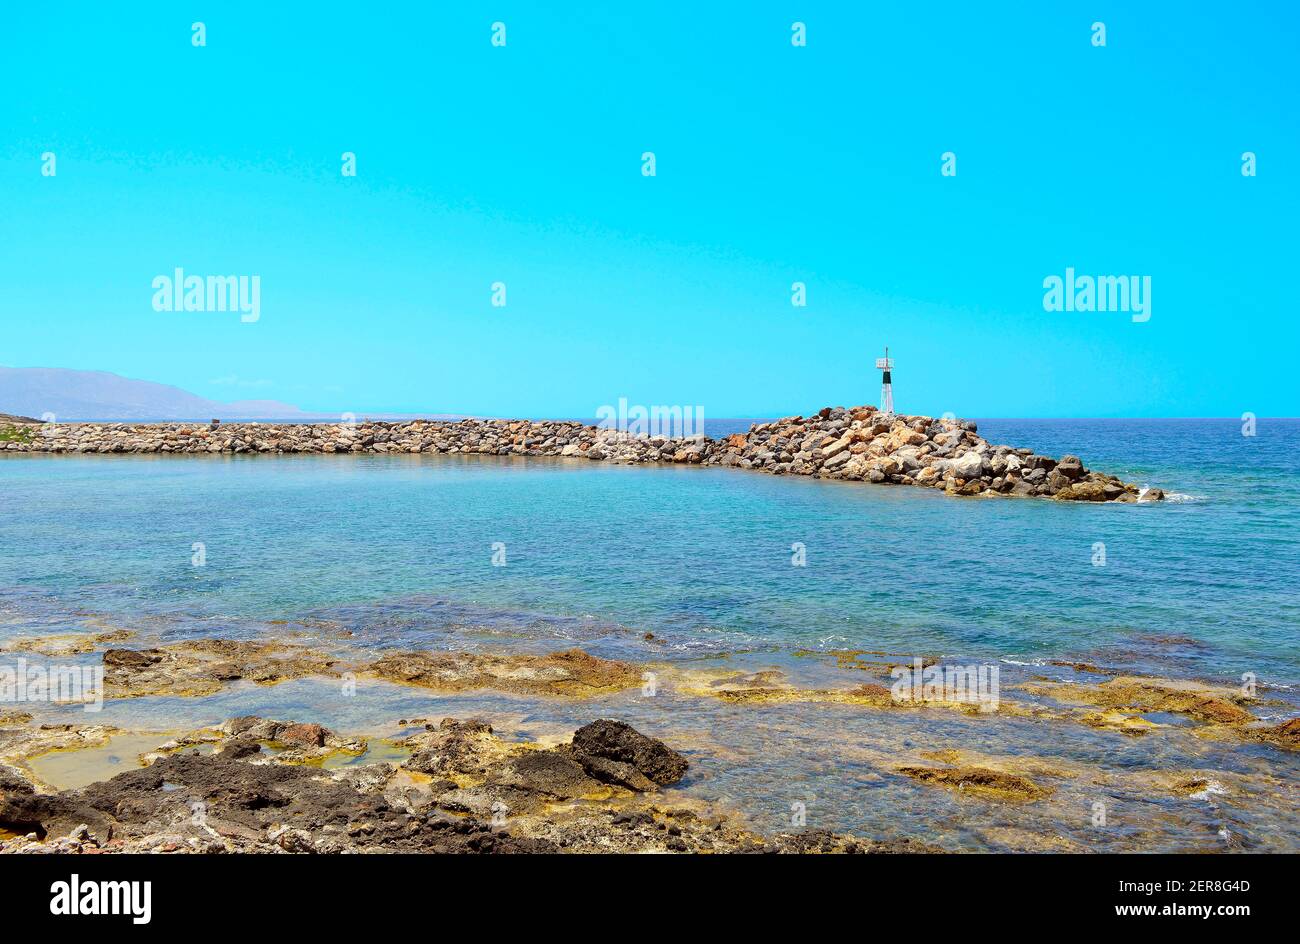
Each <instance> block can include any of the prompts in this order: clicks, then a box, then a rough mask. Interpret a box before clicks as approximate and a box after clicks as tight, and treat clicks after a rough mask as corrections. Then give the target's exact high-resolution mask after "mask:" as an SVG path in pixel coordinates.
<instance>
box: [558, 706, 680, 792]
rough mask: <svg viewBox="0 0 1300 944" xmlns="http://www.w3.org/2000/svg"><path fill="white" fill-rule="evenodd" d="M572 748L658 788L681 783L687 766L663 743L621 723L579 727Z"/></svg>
mask: <svg viewBox="0 0 1300 944" xmlns="http://www.w3.org/2000/svg"><path fill="white" fill-rule="evenodd" d="M572 747H573V750H574V751H575V752H577V753H579V754H589V755H591V756H594V757H602V758H607V759H609V760H613V761H618V762H620V763H624V764H629V765H631V766H632V767H633V768H635V769H636V770H637V771H638V772H639V773H641V774H642V775H644V776H645V777H646V778H647V779H648V780H650V781H651V782H653V783H656V784H658V785H659V786H661V787H662V786H667V785H669V784H673V783H676V782H677V781H679V780H681V779H682V777H683V776H685V774H686V769H687V767H688V766H689V765H688V763H687V761H686V758H685V757H683V756H682V755H681V754H678V753H677V752H676V751H674V750H672V749H671V748H670V747H668V746H667V745H666V744H664V743H663V741H658V740H656V739H654V738H652V737H647V736H646V735H644V734H642V733H640V732H639V731H637V730H636V729H635V728H633V727H632V726H631V725H629V724H625V723H623V722H622V721H610V720H607V719H601V720H599V721H593V722H591V723H590V724H586V725H583V726H582V727H581V728H579V729H578V730H577V731H575V732H574V734H573V745H572Z"/></svg>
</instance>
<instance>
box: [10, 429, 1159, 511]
mask: <svg viewBox="0 0 1300 944" xmlns="http://www.w3.org/2000/svg"><path fill="white" fill-rule="evenodd" d="M22 429H23V430H24V431H25V432H26V433H29V434H30V435H24V436H19V437H16V438H14V439H12V440H10V441H3V442H0V452H6V453H9V452H34V453H53V454H76V455H118V454H141V453H157V454H175V455H203V454H214V455H226V454H230V455H257V454H264V455H288V454H299V453H307V454H324V455H329V454H340V453H342V454H350V455H358V454H379V455H383V454H440V455H467V454H468V455H493V456H526V457H554V458H566V459H574V460H579V459H582V460H587V461H603V462H613V463H620V464H640V463H665V464H677V465H699V466H724V467H727V468H739V469H750V470H754V471H760V472H768V473H771V474H773V475H808V476H814V477H817V478H826V479H838V480H845V481H861V482H871V483H875V484H894V485H917V486H923V487H928V488H937V489H941V490H942V491H943V492H944V493H945V494H948V495H958V496H975V495H979V496H989V497H991V496H1018V497H1039V498H1056V499H1058V500H1061V501H1082V502H1119V503H1133V502H1138V501H1142V502H1147V501H1160V500H1161V499H1163V498H1164V493H1163V492H1162V491H1161V490H1160V489H1157V488H1149V489H1140V488H1139V487H1138V486H1137V485H1134V484H1131V483H1126V482H1122V481H1120V480H1119V479H1118V478H1116V477H1114V476H1112V475H1107V474H1105V473H1102V472H1097V471H1094V470H1089V469H1087V468H1085V467H1084V465H1083V462H1082V461H1081V460H1080V459H1079V457H1078V456H1073V455H1065V456H1062V457H1060V458H1059V459H1054V458H1052V457H1050V456H1043V455H1038V454H1036V453H1035V452H1034V451H1033V450H1031V449H1023V448H1015V447H1012V446H1001V445H994V444H992V443H990V442H988V440H986V439H984V438H983V437H981V436H979V435H978V433H977V427H976V424H975V423H974V422H972V421H970V420H958V419H934V418H932V417H928V416H910V415H893V414H882V413H880V412H879V411H878V410H877V409H876V408H875V407H873V406H858V407H852V408H850V409H845V408H843V407H826V408H825V409H823V410H820V411H819V412H818V413H816V414H815V415H813V416H808V417H804V416H790V417H785V418H783V419H779V420H774V421H772V422H769V423H755V424H753V425H752V426H751V427H750V429H749V431H748V432H747V433H736V434H733V435H730V436H726V437H724V438H722V439H710V438H708V437H706V436H702V435H701V436H694V437H689V438H670V437H666V436H646V435H634V434H631V433H628V432H622V431H619V430H616V429H603V428H598V427H596V426H586V425H583V424H582V423H579V422H576V421H550V420H494V419H465V420H458V421H455V422H445V421H426V420H414V421H406V422H365V423H355V424H353V423H340V424H327V423H304V424H272V423H213V424H201V423H198V424H196V423H58V424H54V423H50V424H44V425H27V426H24V427H22Z"/></svg>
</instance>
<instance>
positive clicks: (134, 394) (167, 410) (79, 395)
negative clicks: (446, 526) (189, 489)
mask: <svg viewBox="0 0 1300 944" xmlns="http://www.w3.org/2000/svg"><path fill="white" fill-rule="evenodd" d="M0 413H10V414H17V415H23V416H31V417H36V418H43V419H50V418H51V417H50V416H48V414H53V416H52V418H53V419H54V420H56V421H63V420H209V419H220V420H288V421H295V420H299V421H305V420H338V419H339V418H340V417H341V416H342V414H340V413H309V412H306V411H304V410H301V409H299V408H298V407H296V406H293V405H292V404H289V403H281V402H280V401H278V400H236V401H234V402H231V403H223V402H221V401H219V400H209V399H207V398H205V397H200V396H198V395H197V394H193V393H190V392H189V391H187V390H182V389H181V388H180V387H173V386H171V385H170V384H161V383H154V382H153V381H150V380H133V379H131V378H129V377H122V376H119V375H117V374H112V373H109V372H108V371H103V370H69V369H65V368H61V367H0ZM405 415H406V414H367V416H369V417H371V418H373V419H379V418H381V417H382V418H398V417H399V416H403V417H404V416H405ZM430 416H432V414H430Z"/></svg>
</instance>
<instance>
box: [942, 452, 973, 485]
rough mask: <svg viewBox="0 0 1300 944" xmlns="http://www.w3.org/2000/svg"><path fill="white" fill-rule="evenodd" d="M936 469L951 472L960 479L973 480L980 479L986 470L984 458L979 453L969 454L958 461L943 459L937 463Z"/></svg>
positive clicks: (959, 457)
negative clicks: (983, 470)
mask: <svg viewBox="0 0 1300 944" xmlns="http://www.w3.org/2000/svg"><path fill="white" fill-rule="evenodd" d="M935 467H936V468H938V469H941V470H942V471H945V472H951V473H952V474H953V475H955V476H957V477H958V478H963V479H973V478H978V477H979V475H980V472H981V470H982V469H983V468H984V458H983V456H981V455H980V454H979V453H977V452H968V453H966V454H965V455H963V456H958V457H957V458H956V459H941V460H940V461H939V462H936V463H935Z"/></svg>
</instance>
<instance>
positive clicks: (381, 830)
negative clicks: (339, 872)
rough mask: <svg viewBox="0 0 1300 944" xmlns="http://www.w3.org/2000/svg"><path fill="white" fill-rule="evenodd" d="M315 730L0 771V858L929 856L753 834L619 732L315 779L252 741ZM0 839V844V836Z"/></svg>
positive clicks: (454, 730)
mask: <svg viewBox="0 0 1300 944" xmlns="http://www.w3.org/2000/svg"><path fill="white" fill-rule="evenodd" d="M290 733H295V734H301V733H307V734H310V735H311V736H310V737H306V738H305V740H306V741H307V742H308V746H312V745H315V744H316V742H318V741H320V742H322V743H324V744H327V745H328V744H329V743H330V741H331V740H333V741H339V742H341V743H345V744H346V743H347V742H343V741H342V739H340V738H338V736H337V735H334V734H333V732H330V731H328V730H327V729H324V728H321V727H320V726H319V725H315V724H310V723H294V722H283V721H269V720H267V719H262V718H254V717H249V718H236V719H231V720H230V721H227V722H226V723H224V724H223V725H221V726H220V727H219V728H216V729H206V730H204V731H200V732H195V734H194V735H192V736H190V737H188V738H186V741H187V743H199V742H208V741H211V740H212V739H214V738H215V739H216V742H217V743H216V747H217V749H216V750H215V751H214V752H212V753H207V754H203V753H199V752H198V751H194V750H183V749H182V750H176V751H175V752H174V753H168V754H161V755H154V756H150V757H148V758H146V760H148V761H151V762H150V763H148V765H147V766H144V767H140V768H138V769H135V770H130V771H126V772H124V773H121V774H118V775H117V776H115V777H113V778H111V779H108V780H102V781H99V782H96V783H93V784H90V785H89V786H87V787H84V788H82V789H79V790H64V791H60V792H56V793H45V792H41V791H39V790H37V789H36V788H35V787H34V785H33V784H31V783H29V782H27V781H25V780H24V779H23V778H22V777H21V776H19V775H18V774H17V772H16V771H7V770H0V829H3V830H5V831H7V832H8V833H9V834H11V835H13V836H14V838H9V839H4V838H0V853H19V854H23V853H27V854H31V853H73V854H85V853H114V852H121V853H134V852H174V853H212V852H242V853H284V852H293V853H348V852H350V853H356V852H368V853H375V852H421V853H476V854H482V853H556V852H579V853H584V852H585V853H593V852H683V853H685V852H696V853H699V852H713V853H718V852H721V853H750V852H762V853H809V852H848V853H855V852H899V851H933V850H931V849H930V847H928V846H926V845H925V844H922V843H917V842H914V841H911V840H894V841H887V842H881V841H874V840H870V839H859V838H856V837H853V836H849V835H843V834H839V833H833V832H830V831H827V830H808V831H805V832H801V833H796V834H777V835H774V836H769V837H765V836H761V835H759V834H757V833H754V832H753V831H751V830H750V829H748V828H747V827H745V826H744V825H742V824H741V823H740V822H738V821H737V820H736V819H735V818H734V817H733V816H730V815H728V814H726V813H720V812H718V811H717V810H714V809H712V808H711V807H709V806H708V805H703V804H700V803H699V802H698V801H690V800H688V799H686V798H682V797H678V798H674V799H668V798H666V797H665V796H663V794H662V793H661V792H660V788H661V787H669V786H671V785H673V784H675V783H677V782H678V781H680V780H681V778H682V776H683V775H684V774H685V772H686V769H687V767H688V763H687V760H686V758H685V757H683V756H682V755H681V754H679V753H678V752H677V751H675V750H673V749H672V748H671V747H669V746H668V745H666V744H664V743H663V742H662V741H659V740H657V739H655V738H653V737H649V736H647V735H645V734H642V733H641V732H639V731H637V730H636V729H634V728H633V727H631V726H630V725H628V724H626V723H624V722H621V721H611V720H607V719H601V720H598V721H593V722H591V723H589V724H587V725H584V726H583V727H581V728H579V729H578V730H577V731H576V732H575V734H574V737H573V739H572V742H571V743H569V744H561V745H558V746H556V747H549V748H547V747H542V746H541V745H538V744H533V743H516V742H511V741H506V740H504V739H502V738H500V737H499V736H497V735H496V734H494V733H493V731H492V728H491V726H490V725H488V724H486V723H485V722H482V721H479V720H475V719H466V720H458V719H455V718H444V719H443V720H442V722H441V723H440V724H438V725H436V726H435V725H433V724H429V725H426V726H425V730H424V731H421V732H419V733H417V734H412V735H410V736H409V737H408V738H407V739H406V741H407V743H408V745H409V747H410V748H411V749H412V750H413V754H412V756H411V757H410V759H409V760H408V761H406V762H405V763H404V764H397V763H392V762H385V763H377V764H369V765H365V766H360V767H353V768H346V769H345V768H340V769H336V770H324V769H321V768H320V767H318V766H315V765H314V764H313V762H312V761H313V758H312V757H311V756H310V755H307V756H302V757H294V758H292V759H290V758H289V757H288V756H287V755H286V754H285V753H280V754H278V755H274V756H272V755H267V754H265V753H262V751H261V744H260V743H259V741H260V742H261V743H267V744H270V743H274V742H276V741H281V742H282V741H284V739H285V738H286V736H287V735H288V734H290ZM2 835H3V834H0V837H2Z"/></svg>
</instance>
